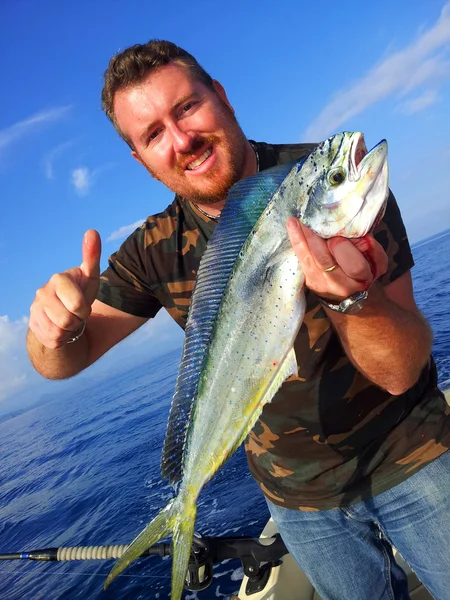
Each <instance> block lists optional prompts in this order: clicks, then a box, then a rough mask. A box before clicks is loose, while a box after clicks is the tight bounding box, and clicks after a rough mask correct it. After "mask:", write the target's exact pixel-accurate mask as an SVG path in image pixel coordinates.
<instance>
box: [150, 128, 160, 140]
mask: <svg viewBox="0 0 450 600" xmlns="http://www.w3.org/2000/svg"><path fill="white" fill-rule="evenodd" d="M159 132H160V130H159V129H155V131H152V132H151V134H150V135H149V136H148V141H149V142H151V141H152V140H154V139H155V138H156V137H158V134H159Z"/></svg>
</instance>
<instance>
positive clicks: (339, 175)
mask: <svg viewBox="0 0 450 600" xmlns="http://www.w3.org/2000/svg"><path fill="white" fill-rule="evenodd" d="M344 179H345V171H344V169H343V168H342V167H338V168H337V169H333V170H332V171H331V172H330V173H329V175H328V181H329V182H330V183H331V185H339V184H340V183H342V182H343V181H344Z"/></svg>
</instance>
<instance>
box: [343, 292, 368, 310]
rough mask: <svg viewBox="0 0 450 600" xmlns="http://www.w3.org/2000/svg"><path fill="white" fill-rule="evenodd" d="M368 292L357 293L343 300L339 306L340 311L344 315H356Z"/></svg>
mask: <svg viewBox="0 0 450 600" xmlns="http://www.w3.org/2000/svg"><path fill="white" fill-rule="evenodd" d="M368 295H369V292H367V291H365V292H357V293H356V294H353V295H352V296H349V297H348V298H346V299H345V300H343V301H342V302H341V304H340V307H341V310H342V312H343V313H345V314H346V315H351V314H353V313H357V312H358V311H360V310H361V309H362V307H363V306H364V302H365V301H366V300H367V296H368Z"/></svg>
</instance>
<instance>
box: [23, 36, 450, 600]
mask: <svg viewBox="0 0 450 600" xmlns="http://www.w3.org/2000/svg"><path fill="white" fill-rule="evenodd" d="M102 99H103V107H104V110H105V111H106V114H107V116H108V117H109V118H110V119H111V121H112V122H113V124H114V126H115V127H116V129H117V131H118V132H119V134H120V135H121V136H122V138H123V139H124V140H125V141H126V142H127V143H128V145H129V146H130V148H131V153H132V156H133V157H134V158H135V159H136V160H138V161H139V162H140V163H141V164H142V165H143V166H144V167H145V168H146V169H147V170H148V171H149V173H150V174H151V175H152V176H153V177H155V178H156V179H158V180H160V181H161V182H163V183H164V184H165V185H166V186H168V187H169V188H170V189H171V190H173V191H174V192H175V194H176V196H175V199H174V201H173V203H172V204H171V205H170V206H169V207H168V208H167V209H166V210H165V211H164V212H163V213H160V214H159V215H155V216H152V217H149V218H148V219H147V220H146V222H145V223H144V224H143V226H142V227H141V228H140V229H138V230H136V232H135V233H134V234H132V235H131V236H130V238H128V240H126V242H125V243H124V244H123V246H122V247H121V248H120V250H119V251H118V252H117V253H116V254H114V255H113V256H112V257H111V258H110V266H109V268H108V269H107V270H106V272H105V273H104V274H103V275H102V276H101V277H100V270H99V259H100V239H99V236H98V234H97V233H96V232H94V231H89V232H87V233H86V235H85V237H84V240H83V249H82V256H83V262H82V264H81V266H80V267H78V268H74V269H69V270H68V271H66V272H64V273H60V274H57V275H54V276H53V277H52V278H51V279H50V281H49V282H48V283H47V284H46V285H45V286H44V287H43V288H41V289H40V290H38V292H37V294H36V299H35V301H34V302H33V304H32V306H31V315H30V330H29V335H28V350H29V354H30V358H31V360H32V362H33V364H34V366H35V367H36V369H37V370H38V371H39V372H40V373H42V374H43V375H44V376H46V377H48V378H51V379H58V378H64V377H70V376H72V375H74V374H76V373H78V372H79V371H81V370H82V369H84V368H86V367H88V366H89V365H90V364H92V363H93V362H94V361H96V360H97V359H98V358H99V357H100V356H102V355H103V354H104V353H105V352H106V351H107V350H109V349H110V348H111V347H112V346H114V345H115V344H117V343H118V342H120V341H121V340H122V339H123V338H125V337H126V336H127V335H129V334H130V333H132V332H133V331H135V330H136V329H137V328H138V327H140V326H141V325H142V324H144V323H145V322H146V321H147V320H148V318H151V317H153V316H154V315H155V314H156V312H157V311H158V310H159V309H160V308H161V307H162V306H164V307H165V308H166V309H167V310H168V311H169V313H170V314H171V316H172V317H173V318H174V319H175V320H176V321H177V322H178V323H179V324H180V325H181V326H184V325H185V323H186V317H187V310H188V306H189V301H190V296H191V293H192V289H193V285H194V281H195V274H196V272H197V269H198V265H199V261H200V257H201V255H202V253H203V251H204V249H205V246H206V242H207V240H208V239H209V237H210V236H211V234H212V231H213V229H214V226H215V223H216V222H217V219H218V218H219V216H220V211H221V209H222V207H223V206H224V204H225V201H226V195H227V191H228V190H229V188H230V187H231V185H232V184H233V183H234V182H236V181H238V180H239V179H242V178H244V177H247V176H249V175H252V174H254V173H256V172H257V171H258V170H263V169H266V168H268V167H271V166H274V165H275V164H277V163H282V162H288V161H289V160H293V159H295V158H298V157H300V156H302V155H304V154H306V153H308V152H309V151H310V150H311V149H312V148H313V147H314V146H313V145H311V144H298V145H284V146H282V145H279V146H273V145H270V144H263V143H258V144H256V143H254V142H250V141H248V140H247V139H246V137H245V136H244V134H243V132H242V130H241V128H240V126H239V125H238V123H237V121H236V119H235V117H234V111H233V108H232V107H231V104H230V102H229V100H228V98H227V96H226V93H225V90H224V89H223V87H222V86H221V85H220V84H219V83H218V82H217V81H213V80H212V79H211V77H210V76H209V75H208V74H207V73H206V72H205V71H204V70H203V69H202V68H201V67H200V65H199V64H198V63H197V61H196V60H195V59H194V58H193V57H192V56H191V55H189V54H188V53H187V52H185V51H184V50H182V49H180V48H178V47H177V46H175V45H174V44H171V43H170V42H159V41H151V42H149V43H148V44H145V45H143V46H141V45H137V46H133V47H132V48H129V49H127V50H125V51H124V52H122V53H121V54H119V55H118V56H116V57H114V58H113V59H112V60H111V61H110V64H109V67H108V70H107V71H106V73H105V86H104V89H103V94H102ZM287 228H288V233H289V236H290V239H291V243H292V244H293V247H294V249H295V251H296V254H297V257H298V260H299V262H300V263H301V266H302V268H303V270H304V272H305V276H306V283H307V286H308V288H309V291H308V294H307V312H306V315H305V320H304V323H303V325H302V328H301V330H300V333H299V335H298V338H297V340H296V343H295V350H296V353H297V357H298V362H299V371H298V376H296V377H291V378H290V379H289V380H288V381H287V382H285V384H284V385H283V386H282V389H281V390H280V392H279V393H278V394H277V395H276V396H275V398H274V400H273V402H272V403H271V404H269V405H267V406H266V407H265V409H264V411H263V414H262V416H261V419H260V421H259V422H258V423H257V425H256V427H255V428H254V430H253V432H252V433H251V435H250V436H249V438H248V440H247V444H246V450H247V456H248V460H249V466H250V469H251V471H252V473H253V475H254V477H255V479H256V480H257V482H258V483H259V485H260V487H261V489H262V490H263V492H264V494H265V495H266V498H267V500H268V504H269V508H270V510H271V512H272V515H273V517H274V519H275V522H276V523H277V525H278V527H279V529H280V532H281V534H282V536H283V538H284V539H285V541H286V543H287V545H288V547H289V549H290V550H291V552H292V553H293V555H294V556H295V558H296V560H297V561H298V562H299V563H300V565H301V566H302V568H303V569H304V570H305V572H306V573H307V575H308V576H309V578H310V579H311V581H312V583H313V585H314V586H315V587H316V589H317V590H318V591H319V593H320V594H321V596H322V598H324V599H325V598H344V599H345V600H350V599H353V598H355V599H357V600H361V599H364V598H367V599H369V598H370V600H372V599H373V598H392V597H393V594H395V597H396V598H407V597H408V595H407V586H406V583H405V578H404V573H403V572H402V571H401V570H400V569H399V568H398V567H397V566H396V565H395V563H394V562H393V560H392V551H391V546H390V544H389V542H388V540H390V541H391V542H392V543H393V544H394V545H395V546H396V547H397V548H398V549H399V550H400V552H401V553H402V554H403V555H404V557H405V559H406V560H408V561H409V562H410V564H411V565H412V566H413V568H414V569H415V570H416V572H417V573H418V575H419V577H420V578H421V579H422V581H423V582H424V583H425V584H426V585H427V587H428V588H429V589H430V590H431V591H432V593H433V594H434V595H435V596H436V597H438V598H444V597H445V594H448V592H447V591H446V590H447V585H446V582H448V575H447V573H448V569H449V567H450V559H449V556H450V553H449V552H448V547H447V540H448V539H449V535H450V520H449V519H448V513H447V511H448V508H449V504H450V502H449V500H448V499H447V496H448V494H447V493H446V490H447V486H448V479H449V476H448V468H449V466H450V460H449V458H450V453H446V450H447V449H448V447H449V442H450V417H449V416H448V411H447V407H446V403H445V399H444V397H443V395H442V394H441V393H440V392H439V390H438V389H437V380H436V369H435V365H434V362H433V359H432V358H431V357H430V349H431V341H432V336H431V332H430V329H429V327H428V325H427V323H426V322H425V320H424V319H423V317H422V316H421V314H420V312H419V311H418V309H417V307H416V304H415V301H414V297H413V291H412V283H411V275H410V268H411V267H412V265H413V261H412V257H411V252H410V249H409V245H408V242H407V238H406V234H405V232H404V227H403V224H402V221H401V217H400V214H399V212H398V208H397V205H396V203H395V199H394V198H393V196H392V195H391V197H390V199H389V202H388V208H387V212H386V215H385V217H384V219H383V221H382V222H381V223H380V224H379V225H378V226H377V230H376V236H375V237H371V236H366V237H364V238H362V239H360V240H353V241H349V240H346V239H341V238H334V239H331V240H328V241H324V240H322V239H320V238H319V237H318V236H316V235H315V234H313V233H312V232H311V231H309V230H308V229H307V228H305V227H303V226H301V225H300V224H299V223H298V221H297V220H296V219H291V220H290V221H289V222H288V223H287ZM361 291H368V295H367V298H366V299H361V294H360V292H361ZM346 299H347V304H349V305H350V311H349V312H342V305H341V303H342V302H343V301H344V300H346ZM427 539H430V542H429V544H427V543H426V540H427ZM447 597H450V596H448V595H447Z"/></svg>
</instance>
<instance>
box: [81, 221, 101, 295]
mask: <svg viewBox="0 0 450 600" xmlns="http://www.w3.org/2000/svg"><path fill="white" fill-rule="evenodd" d="M101 252H102V242H101V239H100V235H99V233H98V232H97V231H95V230H94V229H90V230H89V231H86V233H85V234H84V237H83V244H82V248H81V256H82V259H83V262H82V263H81V265H80V272H81V282H80V287H81V289H82V290H83V292H84V295H85V298H86V300H87V301H88V302H89V303H90V304H92V302H94V300H95V298H96V296H97V292H98V285H99V278H100V256H101Z"/></svg>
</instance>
